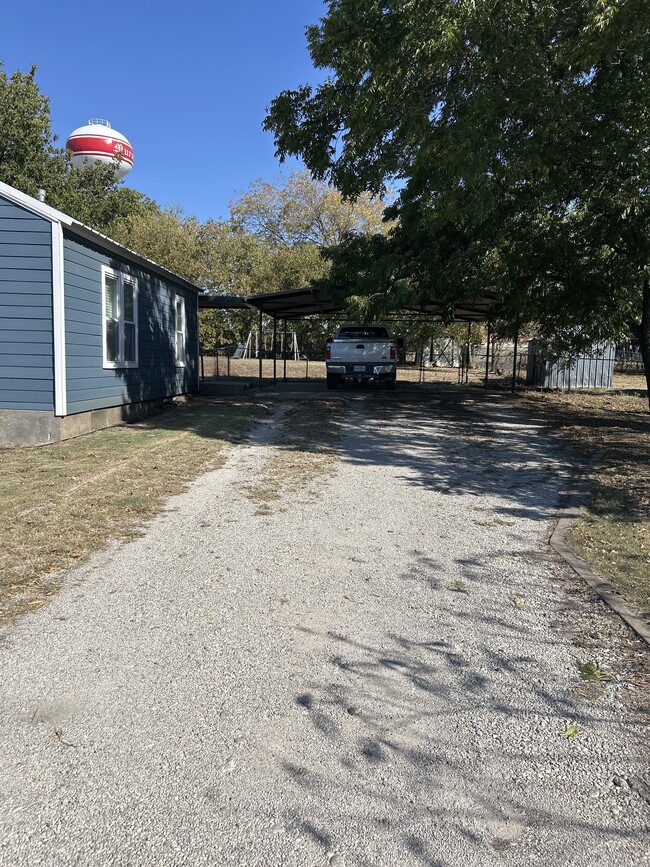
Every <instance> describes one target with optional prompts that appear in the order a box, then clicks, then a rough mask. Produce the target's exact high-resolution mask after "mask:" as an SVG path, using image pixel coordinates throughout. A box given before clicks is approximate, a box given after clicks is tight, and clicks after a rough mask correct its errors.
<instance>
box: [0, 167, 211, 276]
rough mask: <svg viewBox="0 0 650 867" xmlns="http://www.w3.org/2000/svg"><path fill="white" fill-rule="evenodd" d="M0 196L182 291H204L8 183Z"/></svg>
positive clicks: (0, 185)
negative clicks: (180, 288)
mask: <svg viewBox="0 0 650 867" xmlns="http://www.w3.org/2000/svg"><path fill="white" fill-rule="evenodd" d="M0 196H4V197H5V198H6V199H9V201H11V202H13V203H14V204H16V205H20V206H21V207H22V208H26V209H27V210H28V211H32V213H34V214H36V215H37V216H39V217H43V218H44V219H45V220H49V221H50V222H52V223H60V224H61V225H62V226H66V227H67V228H68V229H70V231H72V232H74V233H75V234H76V235H81V237H83V238H87V239H88V240H89V241H94V242H95V243H96V244H99V246H101V247H103V248H104V249H107V250H110V251H111V252H112V253H115V254H116V255H118V256H121V257H122V258H123V259H127V260H128V261H130V262H133V263H134V264H135V265H140V267H142V268H147V269H148V270H150V271H154V272H155V273H156V274H158V275H159V276H161V277H165V278H166V279H168V280H170V281H171V282H173V283H178V284H179V285H180V286H183V287H184V288H185V289H191V290H192V291H193V292H203V289H201V288H200V287H199V286H196V285H195V284H194V283H191V282H190V281H189V280H186V279H185V277H181V275H180V274H176V273H174V271H170V270H169V268H165V266H164V265H159V264H158V263H157V262H154V261H153V260H152V259H147V257H146V256H142V255H141V254H140V253H136V252H135V250H130V249H129V248H128V247H125V246H124V245H123V244H119V243H118V242H117V241H113V240H112V238H109V237H108V236H107V235H103V234H102V233H101V232H98V231H97V230H96V229H91V228H90V226H86V225H84V224H83V223H80V222H79V221H78V220H75V219H74V217H69V216H68V215H67V214H64V213H63V211H57V209H56V208H52V207H50V205H46V204H45V202H39V201H38V199H34V198H32V196H28V195H27V194H26V193H22V192H21V191H20V190H17V189H16V188H15V187H10V186H9V184H5V183H3V182H2V181H0Z"/></svg>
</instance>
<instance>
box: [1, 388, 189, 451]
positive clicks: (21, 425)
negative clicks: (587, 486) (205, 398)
mask: <svg viewBox="0 0 650 867" xmlns="http://www.w3.org/2000/svg"><path fill="white" fill-rule="evenodd" d="M179 396H180V395H179ZM174 400H175V398H164V399H158V400H143V401H140V402H139V403H130V404H127V405H126V406H111V407H106V408H105V409H93V410H90V411H89V412H79V413H76V414H75V415H68V416H65V417H64V418H59V417H58V416H55V415H54V413H53V412H46V411H44V410H30V409H25V410H22V409H0V446H41V445H46V444H47V443H56V442H60V441H61V440H67V439H71V438H72V437H78V436H82V435H83V434H87V433H91V432H92V431H95V430H101V429H102V428H106V427H113V426H114V425H117V424H122V422H129V421H138V420H139V419H142V418H146V417H147V416H150V415H153V414H155V413H157V412H160V411H161V410H163V409H165V408H166V407H169V406H171V405H172V404H173V401H174Z"/></svg>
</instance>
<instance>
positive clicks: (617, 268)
mask: <svg viewBox="0 0 650 867" xmlns="http://www.w3.org/2000/svg"><path fill="white" fill-rule="evenodd" d="M307 38H308V43H309V50H310V53H311V57H312V60H313V62H314V65H315V66H316V67H317V68H320V69H325V70H328V71H329V76H328V78H327V79H326V81H325V82H324V83H323V84H321V85H320V86H318V87H315V88H312V87H311V86H309V85H305V86H302V87H300V88H298V89H297V90H294V91H285V92H283V93H281V94H280V95H279V96H278V97H277V98H276V99H275V100H274V101H273V103H272V104H271V107H270V110H269V114H268V117H267V119H266V121H265V126H266V128H267V129H269V130H271V131H273V133H274V135H275V140H276V145H277V153H278V156H279V157H280V158H281V159H283V158H285V157H286V156H288V155H296V156H301V157H302V158H303V159H304V161H305V163H306V165H307V167H308V168H309V169H310V171H311V172H312V173H313V174H314V176H315V177H316V178H318V179H320V180H325V181H328V182H331V183H333V184H334V185H335V186H336V187H338V188H339V189H340V190H341V192H342V193H343V194H344V195H346V196H351V197H355V196H359V195H360V194H362V193H371V194H381V193H382V192H383V191H384V190H385V189H386V187H387V186H388V185H389V184H391V183H397V185H398V187H399V188H400V192H399V196H398V198H397V201H396V203H395V205H393V206H392V207H390V208H389V209H388V215H389V216H390V217H392V218H395V219H396V220H397V222H396V224H395V226H394V228H393V229H392V231H391V232H390V234H389V236H388V238H378V239H376V240H373V241H372V242H370V241H369V240H368V239H367V238H366V239H356V238H352V239H347V240H346V242H345V243H344V244H343V245H342V246H341V247H339V248H338V249H337V250H335V251H333V258H334V268H333V270H332V275H338V276H339V277H343V275H347V279H348V282H349V286H348V289H349V288H353V289H355V290H358V291H360V292H362V293H365V294H373V295H374V297H375V298H377V299H379V301H381V302H382V303H384V304H385V305H389V304H391V303H393V301H394V300H395V299H396V300H397V303H400V302H401V300H402V299H403V297H404V295H405V294H409V293H410V295H411V296H412V297H413V298H415V299H417V298H421V299H423V300H426V299H428V298H432V297H435V298H436V299H437V300H442V301H449V302H450V304H451V303H452V302H453V300H455V299H457V298H459V297H464V298H468V297H472V296H473V295H477V294H480V293H481V292H484V291H485V290H491V291H494V292H495V293H496V294H497V296H498V298H499V308H498V312H499V314H500V315H502V316H504V317H506V318H509V319H511V320H512V321H514V320H515V319H516V320H518V321H519V322H525V321H534V322H537V323H539V324H540V326H541V327H542V329H544V330H545V331H546V332H548V333H549V334H553V335H554V336H555V337H558V336H560V337H562V338H563V339H565V340H566V341H567V342H572V343H574V344H575V343H577V342H579V341H580V340H583V341H584V340H588V339H591V338H594V337H601V336H606V335H607V336H621V335H623V334H624V333H625V332H626V331H627V332H628V333H629V332H631V333H632V334H633V335H634V337H635V338H636V340H638V341H639V342H640V344H641V349H642V352H643V354H644V360H645V364H646V372H647V373H648V375H650V286H649V283H648V271H647V268H648V259H649V256H648V254H649V252H650V251H649V247H648V245H649V243H650V231H649V229H650V225H649V219H648V217H649V207H648V187H649V174H648V161H649V159H650V149H649V143H650V136H649V135H648V131H649V125H648V112H649V110H650V109H649V106H650V87H649V76H648V66H647V47H648V45H649V44H650V12H649V10H648V7H647V4H646V3H645V2H644V0H598V2H593V0H564V2H562V3H554V4H551V3H548V2H536V0H528V2H525V3H522V2H521V0H496V2H495V0H456V2H450V0H426V2H425V0H386V2H382V3H377V2H376V0H354V2H352V0H330V2H329V4H328V10H327V14H326V16H325V17H324V18H323V19H322V20H321V21H320V22H319V24H317V25H315V26H313V27H311V28H309V29H308V33H307Z"/></svg>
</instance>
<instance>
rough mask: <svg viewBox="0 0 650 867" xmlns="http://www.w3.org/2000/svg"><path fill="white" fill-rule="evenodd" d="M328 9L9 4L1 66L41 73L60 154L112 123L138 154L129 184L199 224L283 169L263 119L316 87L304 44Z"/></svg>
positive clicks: (298, 3) (283, 1) (286, 4)
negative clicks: (280, 99)
mask: <svg viewBox="0 0 650 867" xmlns="http://www.w3.org/2000/svg"><path fill="white" fill-rule="evenodd" d="M324 14H325V4H324V3H323V2H321V0H274V2H262V0H249V2H241V3H236V2H222V0H216V2H213V3H209V2H203V0H201V2H186V3H184V4H183V3H170V2H158V3H147V2H142V0H135V2H132V3H124V4H119V3H113V4H106V5H104V6H101V5H100V4H98V3H87V4H85V5H75V4H73V5H69V4H68V5H64V4H60V3H52V2H41V0H35V2H32V3H29V4H28V3H24V4H23V3H12V4H9V3H7V4H5V8H4V9H3V13H2V29H1V31H0V32H1V36H0V59H1V60H2V61H3V63H4V70H5V72H6V73H7V74H9V75H10V74H11V73H12V72H13V71H14V70H16V69H20V70H21V71H24V72H27V71H28V70H29V68H30V66H31V65H32V64H36V65H37V66H38V72H37V81H38V83H39V86H40V88H41V90H42V91H43V93H44V94H45V95H46V96H48V97H49V98H50V101H51V115H52V127H53V131H54V132H55V133H56V134H57V135H58V136H59V144H61V145H63V144H64V143H65V140H66V138H67V137H68V135H69V134H70V133H71V132H72V130H73V129H75V128H76V127H78V126H83V125H84V124H85V123H86V122H87V121H88V119H89V118H94V117H103V118H106V119H107V120H109V121H110V122H111V125H112V126H113V127H115V128H116V129H118V130H119V131H120V132H122V133H123V134H124V135H125V136H126V137H127V138H128V139H129V141H130V142H131V144H132V146H133V150H134V154H135V165H134V168H133V171H132V172H131V173H130V175H129V176H128V177H127V179H126V184H127V185H128V186H130V187H133V188H135V189H137V190H140V191H141V192H142V193H145V194H146V195H148V196H150V197H151V198H153V199H155V200H156V201H157V202H158V203H159V204H161V205H163V206H165V205H170V204H177V205H181V206H182V207H183V209H184V210H185V211H186V212H188V213H191V214H195V215H196V216H198V217H199V218H200V219H201V220H205V219H207V218H208V217H214V218H220V217H225V216H227V213H228V202H229V201H230V199H231V198H233V196H234V195H235V194H236V193H237V191H239V190H243V189H245V188H246V187H248V185H249V184H250V183H251V182H252V181H253V180H255V179H256V178H260V177H261V178H264V179H266V180H272V179H273V178H274V177H277V176H278V175H279V173H280V171H283V172H286V171H288V170H289V169H290V168H292V167H296V166H297V165H298V163H296V162H295V161H292V162H287V163H285V166H284V167H283V168H282V169H281V168H280V166H279V163H278V161H277V160H276V159H275V157H274V150H275V148H274V144H273V137H272V135H271V134H269V133H265V132H263V131H262V128H261V125H262V121H263V119H264V116H265V113H266V112H265V109H266V107H267V106H268V104H269V103H270V101H271V100H272V99H273V97H274V96H276V95H277V94H278V93H279V92H280V91H281V90H284V89H287V88H293V87H296V86H297V85H298V84H304V83H307V82H312V83H315V82H318V81H320V80H322V78H323V74H322V72H320V71H315V70H314V69H313V67H312V65H311V61H310V58H309V54H308V51H307V44H306V39H305V35H304V30H305V26H306V25H307V24H312V23H316V22H317V20H318V19H319V18H320V17H322V16H323V15H324Z"/></svg>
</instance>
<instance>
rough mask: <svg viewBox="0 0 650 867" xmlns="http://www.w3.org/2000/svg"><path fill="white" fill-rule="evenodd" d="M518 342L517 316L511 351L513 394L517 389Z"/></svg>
mask: <svg viewBox="0 0 650 867" xmlns="http://www.w3.org/2000/svg"><path fill="white" fill-rule="evenodd" d="M518 343H519V317H518V316H517V318H516V319H515V346H514V350H513V353H512V388H511V391H512V393H513V394H514V393H515V391H516V389H517V345H518Z"/></svg>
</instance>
